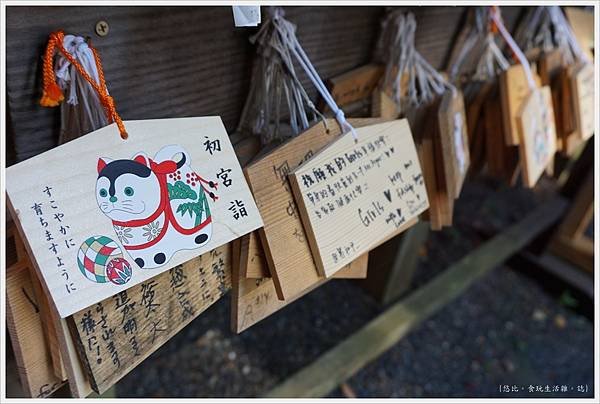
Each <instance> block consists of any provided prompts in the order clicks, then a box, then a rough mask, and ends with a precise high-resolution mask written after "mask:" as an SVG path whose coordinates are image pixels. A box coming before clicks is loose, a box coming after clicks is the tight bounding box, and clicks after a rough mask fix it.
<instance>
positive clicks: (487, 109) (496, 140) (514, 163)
mask: <svg viewBox="0 0 600 404" xmlns="http://www.w3.org/2000/svg"><path fill="white" fill-rule="evenodd" d="M483 122H484V127H485V130H484V133H483V134H482V135H484V136H485V150H486V152H485V157H486V163H487V170H488V172H489V174H490V175H491V176H493V177H496V178H499V179H501V180H503V181H505V182H506V183H508V184H510V185H513V184H514V183H515V182H516V180H517V177H518V171H519V170H518V168H519V147H518V146H508V145H507V144H506V143H505V142H504V131H503V124H504V121H503V119H502V108H501V106H500V95H499V93H498V85H495V86H494V88H493V89H492V90H491V91H490V92H489V95H488V97H487V98H486V100H485V102H484V105H483Z"/></svg>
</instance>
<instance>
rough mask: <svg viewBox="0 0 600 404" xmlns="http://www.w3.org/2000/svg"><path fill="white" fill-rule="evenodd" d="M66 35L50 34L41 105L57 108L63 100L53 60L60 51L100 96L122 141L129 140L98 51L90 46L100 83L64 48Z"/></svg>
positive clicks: (44, 67)
mask: <svg viewBox="0 0 600 404" xmlns="http://www.w3.org/2000/svg"><path fill="white" fill-rule="evenodd" d="M64 37H65V34H64V32H63V31H61V30H59V31H55V32H52V33H51V34H50V38H49V40H48V45H47V47H46V52H45V54H44V63H43V74H42V77H43V91H42V98H41V99H40V105H42V106H43V107H56V106H58V105H59V104H60V103H61V102H62V101H63V100H64V98H65V97H64V95H63V92H62V90H61V89H60V87H59V86H58V84H57V82H56V75H55V72H54V69H53V66H52V64H53V59H54V53H55V51H56V50H58V51H59V52H60V53H61V54H62V55H63V57H64V58H65V59H67V60H68V61H69V63H71V64H72V65H73V66H74V67H75V68H76V69H77V72H78V73H79V74H80V75H81V77H83V78H84V79H85V80H86V81H87V82H88V83H89V85H90V86H91V87H92V88H93V89H94V90H95V91H96V93H97V94H98V98H99V99H100V102H101V103H102V106H103V107H104V111H105V112H106V116H107V118H108V121H109V123H112V122H114V123H116V124H117V127H118V129H119V133H120V135H121V138H122V139H127V137H128V135H127V131H126V130H125V125H124V124H123V120H122V119H121V117H120V116H119V114H118V112H117V109H116V107H115V102H114V100H113V98H112V97H111V96H110V95H109V94H108V90H107V88H106V80H105V78H104V70H103V69H102V63H101V61H100V55H99V54H98V52H97V51H96V49H95V48H93V47H92V46H90V45H88V46H89V48H90V50H91V51H92V53H93V56H94V61H95V64H96V69H97V72H98V79H99V82H97V81H96V80H94V79H93V78H92V77H91V76H90V75H89V74H88V72H87V71H86V70H85V69H84V68H83V66H82V65H81V63H79V61H77V60H76V59H75V58H74V57H73V55H72V54H71V53H70V52H69V51H67V50H66V49H65V47H64V44H63V41H64Z"/></svg>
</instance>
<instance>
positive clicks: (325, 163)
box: [289, 119, 429, 277]
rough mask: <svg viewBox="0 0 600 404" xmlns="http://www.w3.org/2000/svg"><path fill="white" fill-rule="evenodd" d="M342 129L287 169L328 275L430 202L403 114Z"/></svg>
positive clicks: (310, 237)
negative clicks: (399, 117) (351, 129)
mask: <svg viewBox="0 0 600 404" xmlns="http://www.w3.org/2000/svg"><path fill="white" fill-rule="evenodd" d="M356 134H357V136H358V141H357V142H355V140H354V138H353V135H352V133H346V134H345V135H343V136H342V137H340V138H339V139H337V140H336V141H334V142H333V143H332V144H330V145H329V146H327V147H326V148H325V149H324V150H322V151H321V152H319V153H318V154H317V155H315V156H314V157H312V158H311V159H310V160H307V161H306V162H305V163H303V164H302V165H301V166H300V167H298V168H297V169H296V170H294V171H293V172H292V173H291V174H290V176H289V177H290V183H291V185H292V189H293V191H294V196H295V198H296V201H297V204H298V207H299V211H300V216H301V217H302V221H303V223H304V228H305V229H306V234H307V236H308V241H309V243H310V246H311V249H312V251H313V255H314V258H315V262H316V264H317V268H318V269H319V272H320V273H321V274H322V275H323V276H326V277H330V276H331V275H333V274H334V273H335V272H336V271H338V270H339V269H340V268H341V267H343V266H344V265H346V264H348V263H349V262H351V261H353V260H354V259H356V258H357V257H358V256H360V255H361V254H364V253H366V252H368V251H369V250H370V249H371V248H373V247H374V246H376V245H378V244H380V243H381V242H382V241H383V240H385V239H387V238H388V237H390V235H392V234H397V230H398V228H400V227H401V226H402V225H403V224H404V223H406V222H407V221H409V220H410V219H412V218H414V217H416V216H417V215H419V214H420V213H421V212H423V211H424V210H425V209H427V207H428V206H429V203H428V201H427V192H426V190H425V183H424V181H423V174H422V172H421V167H420V164H419V159H418V156H417V151H416V149H415V144H414V142H413V139H412V134H411V131H410V127H409V126H408V121H407V120H406V119H402V120H396V121H391V122H384V123H380V124H377V125H370V126H366V127H362V128H357V129H356Z"/></svg>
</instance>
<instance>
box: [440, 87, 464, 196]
mask: <svg viewBox="0 0 600 404" xmlns="http://www.w3.org/2000/svg"><path fill="white" fill-rule="evenodd" d="M437 118H438V121H439V141H440V147H441V151H442V162H443V172H444V182H445V184H446V189H447V192H448V194H449V196H450V197H451V198H458V196H459V195H460V190H461V189H462V185H463V182H464V180H465V177H466V175H467V170H468V168H469V162H470V159H469V140H468V136H467V119H466V115H465V104H464V99H463V95H462V93H461V92H459V91H456V92H453V91H447V92H446V93H444V95H443V96H442V99H441V101H440V107H439V110H438V113H437Z"/></svg>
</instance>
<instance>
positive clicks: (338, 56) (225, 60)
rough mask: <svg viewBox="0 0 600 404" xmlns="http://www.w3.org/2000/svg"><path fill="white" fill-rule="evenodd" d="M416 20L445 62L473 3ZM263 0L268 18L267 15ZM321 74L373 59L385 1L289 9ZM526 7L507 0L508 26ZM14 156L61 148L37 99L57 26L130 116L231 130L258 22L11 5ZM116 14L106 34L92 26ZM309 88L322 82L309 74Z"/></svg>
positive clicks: (10, 156) (423, 42)
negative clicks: (210, 123) (79, 39)
mask: <svg viewBox="0 0 600 404" xmlns="http://www.w3.org/2000/svg"><path fill="white" fill-rule="evenodd" d="M405 9H407V10H409V9H410V10H411V11H413V12H414V13H415V16H416V18H417V23H418V26H417V33H416V46H417V49H418V50H419V51H420V52H421V53H422V54H423V56H424V57H425V58H426V59H427V60H429V61H430V63H432V64H433V66H435V67H436V68H443V67H444V65H445V62H446V59H447V57H448V55H449V53H450V51H451V45H452V43H453V41H454V39H455V37H456V35H457V32H458V30H459V28H460V25H461V24H463V22H464V18H465V10H466V8H465V7H433V6H426V7H405ZM265 11H266V10H265V9H264V7H263V18H264V15H265ZM285 11H286V17H287V18H288V19H289V20H290V21H292V22H294V23H296V24H297V26H298V31H297V33H298V38H299V40H300V42H301V43H302V45H303V47H304V49H305V50H306V52H307V54H308V55H309V57H310V58H311V60H312V62H313V64H314V65H315V67H316V69H317V70H318V72H319V73H320V74H321V76H322V77H323V78H328V77H331V76H334V75H338V74H341V73H343V72H345V71H348V70H350V69H352V68H355V67H358V66H360V65H363V64H365V63H368V62H369V61H371V59H372V56H373V55H372V52H373V48H374V45H375V42H376V40H377V35H378V31H379V23H380V20H381V18H382V16H383V15H384V14H385V8H384V7H342V6H341V7H312V6H311V7H285ZM521 11H522V10H521V8H520V7H502V13H503V17H504V19H505V21H506V23H507V26H508V28H509V29H511V30H512V29H513V28H514V24H515V22H516V21H517V19H518V17H519V16H520V14H521ZM6 17H7V18H6V40H7V41H6V43H7V50H6V73H7V83H6V93H7V95H8V97H7V100H8V109H9V110H8V111H6V120H7V122H8V123H9V125H8V136H9V139H8V141H7V149H8V150H7V164H8V165H10V164H13V163H14V162H18V161H21V160H23V159H26V158H28V157H31V156H34V155H36V154H38V153H41V152H43V151H45V150H48V149H50V148H52V147H54V146H55V145H56V144H57V140H58V130H59V126H60V121H59V109H58V108H53V109H48V108H42V107H40V106H39V105H38V103H37V100H38V99H39V96H40V92H41V80H40V77H41V71H40V69H41V60H42V55H43V51H44V48H45V45H46V41H47V38H48V34H49V33H50V32H51V31H53V30H56V29H59V28H60V29H63V30H64V31H65V32H66V33H75V34H79V35H83V36H90V37H91V39H92V43H93V44H94V46H96V47H97V48H98V50H99V51H100V54H101V56H102V60H103V65H104V70H105V73H106V77H107V82H108V87H109V91H110V92H111V94H112V95H113V96H114V98H115V100H116V103H117V107H118V110H119V112H120V113H121V116H122V117H123V119H126V120H127V119H147V118H167V117H185V116H202V115H220V116H221V117H222V118H223V121H224V123H225V126H226V128H227V130H228V131H229V132H230V133H232V132H233V131H234V130H235V127H236V125H237V122H238V119H239V115H240V112H241V109H242V106H243V104H244V101H245V98H246V94H247V91H248V87H249V78H250V71H251V67H252V59H253V55H254V48H253V45H252V44H250V43H249V42H248V37H249V36H250V35H252V34H253V33H254V32H256V29H254V28H235V27H234V25H233V17H232V13H231V8H230V7H225V6H223V7H123V6H121V7H96V6H87V7H31V6H11V7H7V13H6ZM99 20H105V21H107V22H108V24H109V27H110V31H109V34H108V36H106V37H99V36H97V35H96V34H95V33H94V27H95V24H96V22H97V21H99ZM302 81H303V83H304V84H305V87H306V88H307V89H308V90H309V94H310V95H311V97H312V98H313V99H315V100H316V90H315V89H314V88H313V87H312V85H310V84H309V82H308V79H307V78H306V77H305V76H303V77H302Z"/></svg>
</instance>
